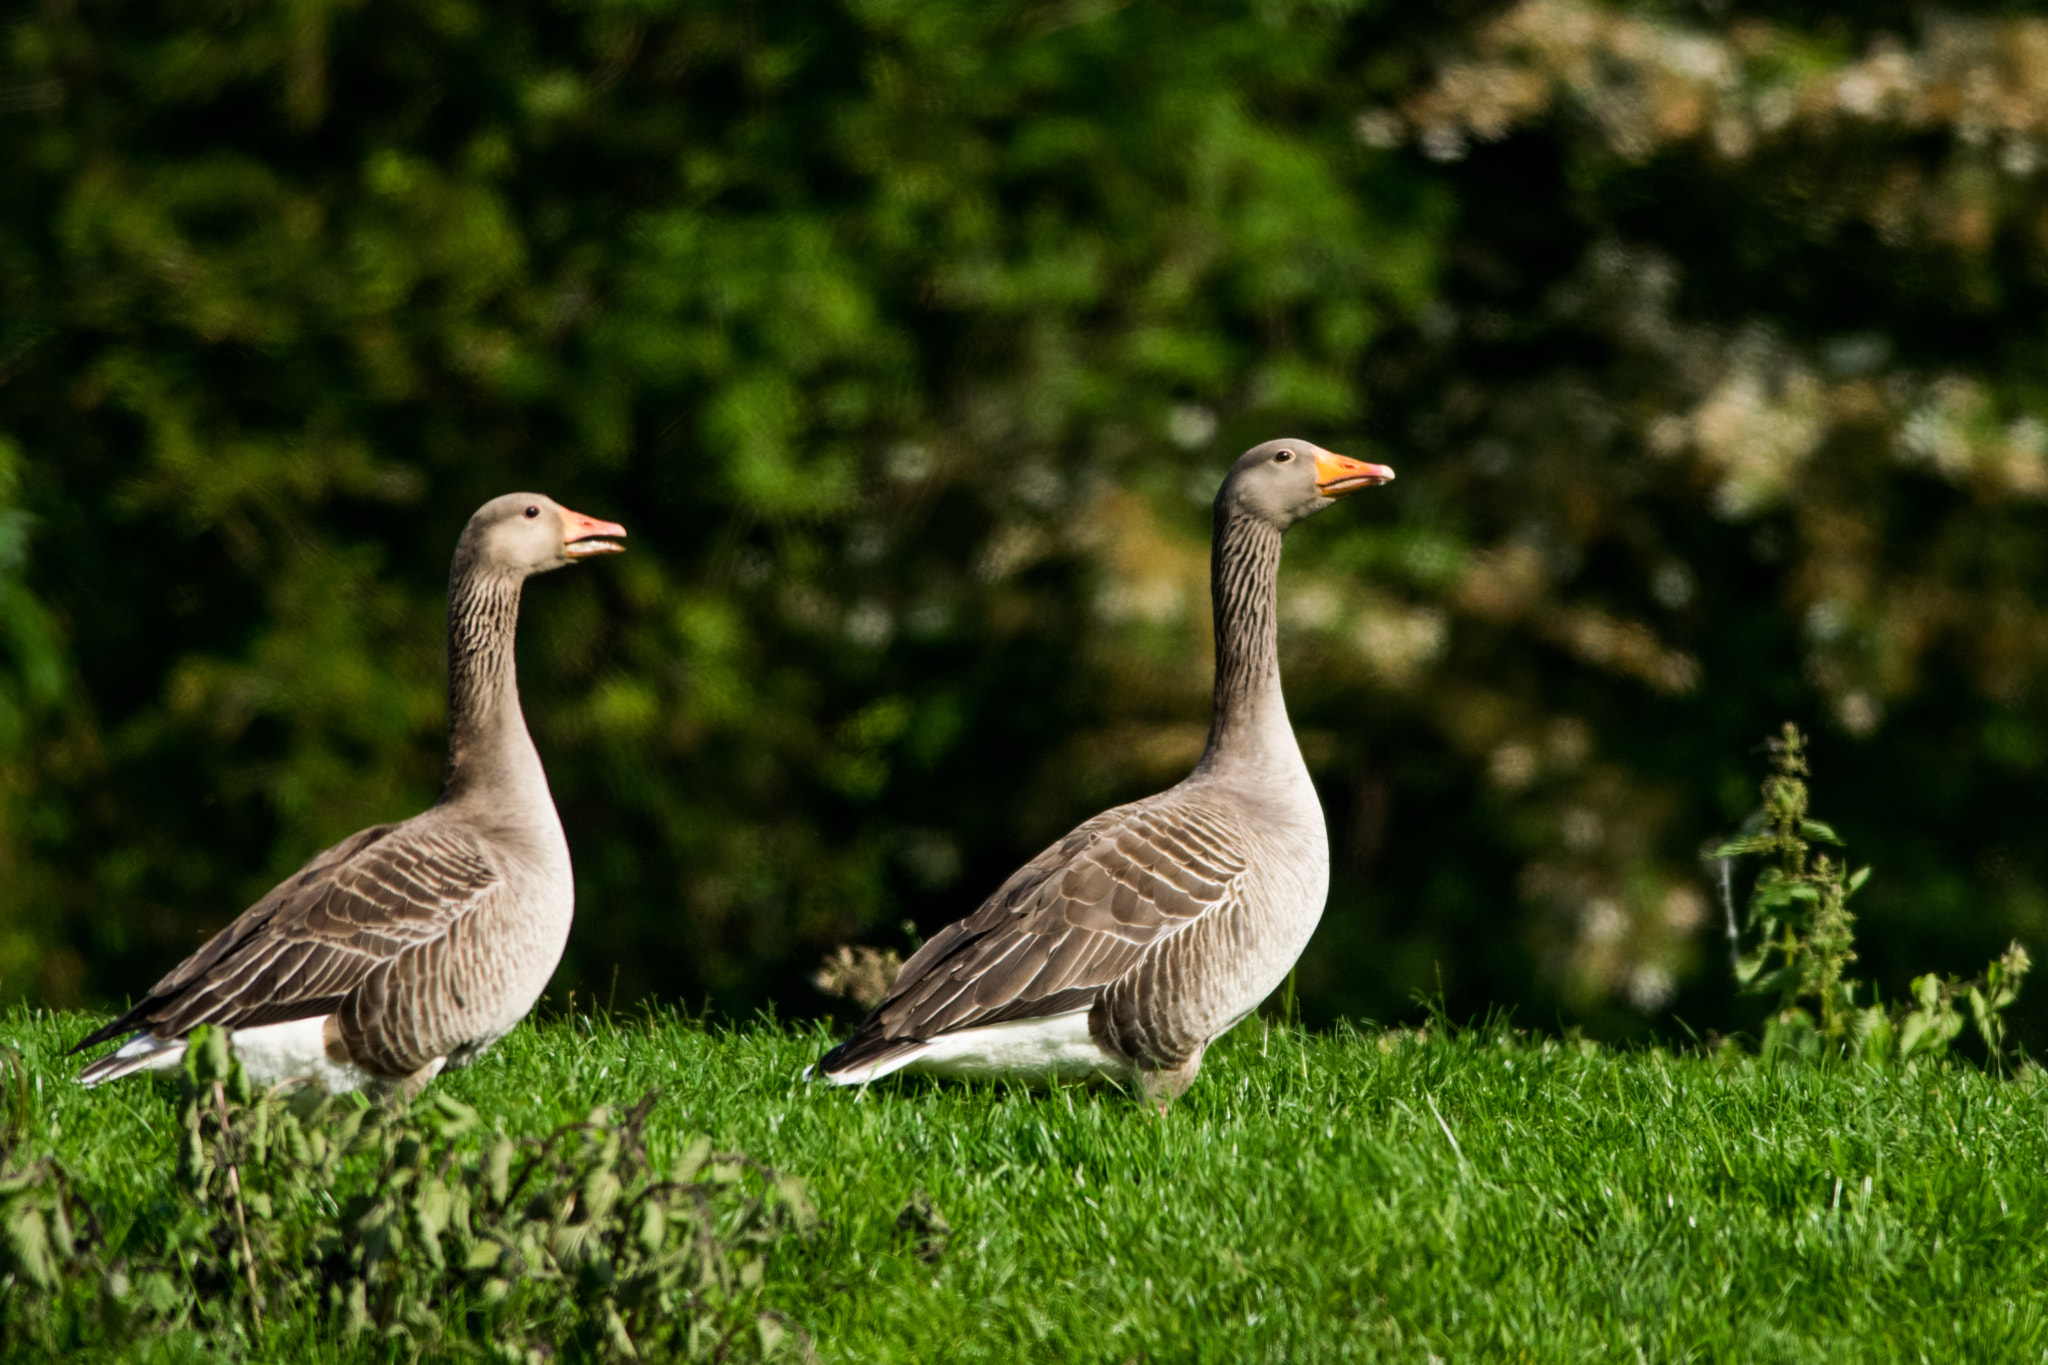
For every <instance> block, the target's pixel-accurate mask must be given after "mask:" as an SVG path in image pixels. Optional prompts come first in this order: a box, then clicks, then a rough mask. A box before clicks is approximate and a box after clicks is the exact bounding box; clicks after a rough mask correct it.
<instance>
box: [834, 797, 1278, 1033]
mask: <svg viewBox="0 0 2048 1365" xmlns="http://www.w3.org/2000/svg"><path fill="white" fill-rule="evenodd" d="M1244 870H1245V863H1244V859H1243V857H1242V855H1241V854H1240V853H1239V852H1238V851H1237V849H1236V840H1235V839H1234V838H1233V837H1232V833H1231V831H1230V830H1229V829H1228V828H1227V827H1225V826H1224V825H1223V824H1222V822H1221V821H1220V820H1218V819H1217V818H1216V817H1215V816H1213V815H1211V814H1210V813H1208V812H1205V811H1202V810H1200V809H1198V808H1195V807H1193V806H1191V805H1189V804H1187V803H1185V802H1171V801H1168V800H1166V799H1162V798H1159V797H1155V798H1152V799H1151V800H1148V801H1140V802H1136V803H1133V804H1132V805H1128V806H1119V807H1117V808H1116V809H1114V810H1110V811H1105V812H1104V813H1103V814H1101V815H1098V816H1096V817H1095V818H1094V819H1093V820H1090V821H1088V822H1087V823H1086V824H1084V825H1081V826H1080V827H1079V828H1077V829H1075V830H1074V832H1073V833H1071V834H1069V835H1068V836H1067V837H1066V838H1064V839H1062V840H1060V842H1059V843H1057V844H1055V845H1053V846H1052V847H1051V848H1049V849H1047V850H1046V851H1045V852H1043V853H1041V854H1039V855H1038V856H1037V857H1036V858H1033V859H1032V860H1031V861H1030V862H1028V863H1026V864H1025V865H1024V866H1023V867H1021V868H1019V869H1017V871H1016V872H1015V873H1014V874H1012V875H1011V877H1010V879H1009V880H1008V881H1006V882H1004V883H1003V885H1002V886H1001V887H1000V888H999V889H998V890H997V891H996V893H995V894H994V895H993V896H990V897H989V898H988V899H987V900H986V901H984V902H983V903H982V905H981V907H980V908H979V909H977V910H976V911H975V912H974V913H973V914H971V915H969V916H968V917H967V918H966V919H963V920H960V921H957V922H956V923H953V924H949V925H947V926H946V927H945V928H944V929H941V930H940V931H939V932H938V933H937V934H935V935H933V936H932V938H931V940H930V941H929V942H927V943H926V944H925V945H924V947H923V948H921V949H919V950H918V951H917V953H916V954H915V955H914V956H913V957H912V958H911V959H910V961H908V962H906V963H904V964H903V970H902V971H901V972H899V973H898V974H897V977H896V982H895V984H894V985H893V986H892V987H891V988H890V992H889V995H888V997H887V998H886V999H884V1000H883V1001H882V1003H881V1004H880V1005H879V1006H877V1007H876V1009H875V1011H874V1012H873V1013H872V1014H870V1015H869V1016H868V1018H867V1019H866V1021H864V1022H863V1023H862V1024H861V1026H860V1027H859V1028H858V1029H856V1030H855V1031H854V1034H853V1036H852V1037H851V1038H848V1039H847V1040H846V1041H845V1042H844V1043H842V1044H840V1045H839V1046H838V1047H837V1048H834V1049H833V1050H832V1051H831V1052H830V1053H828V1054H827V1055H826V1056H825V1058H824V1061H823V1063H822V1065H823V1067H824V1069H825V1070H826V1071H828V1072H833V1071H841V1070H845V1069H848V1068H850V1067H853V1066H857V1065H860V1064H861V1063H863V1062H867V1061H874V1060H879V1059H881V1058H883V1057H885V1056H887V1055H889V1054H892V1053H896V1052H900V1051H901V1050H902V1049H903V1048H904V1047H906V1046H911V1045H914V1044H916V1043H919V1042H922V1041H924V1040H926V1039H929V1038H934V1037H937V1036H938V1035H940V1034H942V1033H950V1032H953V1031H955V1030H957V1029H964V1028H977V1027H981V1026H984V1025H987V1024H995V1023H1001V1022H1004V1021H1005V1020H1010V1019H1029V1018H1042V1017H1045V1016H1048V1015H1052V1014H1064V1013H1066V1012H1068V1011H1070V1010H1076V1009H1086V1008H1089V1007H1090V1006H1091V1005H1093V1004H1094V1003H1095V1001H1096V1000H1097V998H1098V997H1099V996H1101V995H1102V993H1103V992H1104V991H1105V990H1107V989H1108V988H1110V987H1111V986H1113V985H1115V984H1116V983H1117V982H1119V981H1121V980H1123V979H1124V978H1125V977H1127V976H1129V975H1130V974H1131V973H1132V972H1133V971H1134V970H1136V969H1139V968H1141V967H1142V966H1143V965H1144V964H1145V963H1146V962H1147V960H1148V959H1150V958H1153V957H1156V956H1158V955H1159V954H1160V953H1161V952H1162V951H1163V950H1164V949H1165V947H1166V945H1168V944H1169V943H1171V942H1172V941H1173V940H1174V939H1175V938H1177V937H1179V936H1181V935H1183V934H1185V933H1186V932H1188V931H1189V930H1190V929H1191V928H1192V927H1193V926H1196V925H1198V924H1201V923H1202V922H1204V921H1205V920H1208V919H1211V918H1213V917H1215V916H1216V915H1217V914H1218V912H1220V911H1223V910H1225V909H1227V907H1228V906H1229V905H1230V904H1232V903H1233V902H1234V901H1235V899H1236V896H1237V893H1238V890H1239V883H1240V880H1241V878H1242V875H1243V873H1244ZM1158 1032H1159V1031H1158V1030H1151V1031H1149V1033H1150V1034H1158ZM1162 1041H1163V1038H1162ZM1162 1060H1171V1059H1162Z"/></svg>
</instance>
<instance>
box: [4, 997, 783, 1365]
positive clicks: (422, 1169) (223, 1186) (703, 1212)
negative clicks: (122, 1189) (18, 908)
mask: <svg viewBox="0 0 2048 1365" xmlns="http://www.w3.org/2000/svg"><path fill="white" fill-rule="evenodd" d="M16 1065H17V1073H18V1074H19V1075H20V1076H21V1077H22V1078H23V1080H24V1082H25V1079H26V1072H25V1071H21V1070H20V1066H19V1063H18V1062H17V1064H16ZM182 1080H183V1083H182V1087H181V1099H180V1102H179V1105H178V1122H177V1125H176V1128H175V1143H176V1157H175V1163H174V1164H172V1163H166V1162H163V1161H162V1160H161V1157H162V1154H161V1153H151V1156H152V1157H153V1158H155V1159H156V1161H157V1169H159V1170H161V1171H164V1172H165V1173H166V1174H169V1173H170V1172H171V1171H173V1170H174V1171H175V1178H174V1179H172V1180H168V1181H165V1182H164V1186H165V1188H163V1189H161V1190H160V1191H159V1193H158V1195H157V1197H155V1198H153V1199H151V1200H150V1201H148V1203H147V1204H145V1205H144V1206H143V1207H141V1208H139V1209H135V1210H132V1211H131V1212H132V1214H133V1215H134V1216H133V1217H132V1220H131V1221H129V1222H128V1226H127V1228H126V1231H125V1232H124V1234H123V1235H121V1236H120V1237H118V1238H109V1237H107V1236H106V1235H105V1233H104V1231H103V1227H104V1225H103V1223H102V1221H101V1219H100V1218H99V1216H98V1215H97V1213H96V1212H95V1211H94V1209H93V1207H92V1204H91V1203H90V1201H88V1200H87V1199H84V1198H82V1197H81V1196H80V1195H79V1194H78V1193H77V1192H76V1191H75V1189H74V1187H73V1185H72V1183H71V1181H70V1179H69V1177H68V1175H67V1173H66V1171H65V1168H64V1166H63V1165H62V1164H61V1163H60V1162H59V1161H57V1160H55V1159H53V1158H50V1157H42V1158H38V1159H34V1160H28V1161H23V1162H17V1161H15V1160H14V1158H13V1152H14V1150H15V1149H16V1148H17V1147H18V1146H19V1145H20V1141H19V1140H20V1137H21V1135H22V1131H23V1129H24V1128H25V1127H26V1125H25V1124H24V1123H23V1122H22V1116H23V1115H25V1114H26V1112H27V1107H28V1102H27V1092H26V1087H25V1084H24V1085H19V1086H17V1088H16V1098H17V1106H16V1118H15V1121H14V1123H13V1124H12V1125H11V1127H10V1140H9V1144H8V1145H9V1158H8V1160H7V1162H6V1164H5V1166H4V1168H0V1271H4V1273H5V1275H6V1288H5V1298H4V1300H0V1333H4V1337H0V1340H4V1343H5V1345H6V1346H7V1347H8V1348H9V1350H10V1351H12V1352H19V1351H23V1350H29V1349H40V1350H42V1351H46V1352H49V1351H55V1350H57V1349H58V1348H59V1347H64V1348H67V1349H76V1348H78V1347H81V1346H91V1345H95V1344H101V1345H115V1344H118V1345H119V1347H120V1349H122V1350H138V1349H141V1347H142V1345H143V1344H144V1343H147V1342H150V1341H157V1342H161V1343H163V1344H165V1345H166V1346H168V1345H169V1344H171V1343H175V1342H185V1343H187V1344H190V1343H192V1342H205V1343H208V1344H210V1345H214V1346H228V1347H230V1348H241V1349H246V1350H249V1351H250V1352H251V1353H252V1354H257V1355H262V1354H265V1353H267V1352H268V1351H270V1350H274V1349H277V1348H279V1347H281V1346H283V1345H285V1344H286V1343H291V1342H299V1343H301V1344H304V1343H305V1342H306V1341H307V1340H309V1339H310V1340H319V1341H327V1342H333V1343H339V1344H340V1345H342V1346H344V1347H350V1346H353V1347H356V1348H359V1351H360V1353H362V1354H364V1355H366V1356H369V1357H371V1358H378V1357H396V1358H408V1357H410V1358H418V1357H419V1356H420V1355H421V1354H423V1353H433V1354H436V1355H445V1354H455V1355H465V1354H468V1355H482V1356H484V1357H487V1358H490V1359H494V1360H502V1361H521V1362H524V1361H540V1360H546V1359H557V1358H559V1359H564V1360H571V1361H576V1360H588V1361H619V1360H633V1359H639V1358H641V1357H643V1356H645V1355H648V1354H653V1355H655V1356H657V1357H659V1358H661V1359H672V1360H720V1361H725V1360H746V1359H766V1358H777V1357H792V1358H800V1357H803V1356H807V1355H808V1343H807V1342H806V1341H805V1340H804V1338H803V1336H802V1334H801V1333H800V1332H797V1333H792V1332H791V1331H790V1330H789V1325H788V1323H787V1320H786V1319H785V1318H783V1317H782V1316H781V1315H780V1314H779V1313H776V1312H773V1311H769V1310H766V1309H764V1308H763V1307H762V1305H761V1304H760V1302H759V1299H760V1294H761V1288H762V1286H763V1284H764V1282H765V1279H766V1267H767V1260H768V1257H769V1254H770V1252H771V1250H772V1249H773V1248H775V1247H776V1245H777V1244H778V1243H780V1242H782V1241H783V1240H784V1239H786V1238H790V1237H800V1236H801V1235H802V1234H803V1233H804V1232H805V1231H806V1230H807V1229H808V1228H809V1226H810V1225H811V1223H812V1222H813V1221H814V1219H813V1215H812V1212H811V1209H810V1205H809V1203H808V1201H807V1199H806V1197H805V1194H804V1191H803V1186H802V1183H801V1182H800V1181H798V1180H796V1179H795V1178H794V1177H791V1176H787V1175H783V1174H781V1173H779V1172H777V1171H774V1170H772V1169H770V1168H769V1167H767V1166H764V1165H762V1164H761V1163H759V1162H756V1161H754V1160H752V1159H750V1158H748V1157H746V1156H743V1155H740V1154H737V1153H731V1152H714V1151H713V1149H712V1143H711V1141H710V1139H709V1138H708V1137H703V1136H697V1137H694V1138H692V1139H690V1140H689V1141H687V1142H686V1143H685V1144H684V1145H683V1147H682V1149H681V1151H680V1152H679V1153H678V1155H676V1157H675V1158H674V1160H673V1161H672V1162H670V1163H669V1164H668V1165H667V1167H666V1169H663V1170H659V1171H657V1170H656V1169H655V1167H654V1166H653V1164H652V1163H651V1161H650V1159H649V1156H648V1151H647V1144H646V1127H647V1122H648V1119H649V1116H650V1115H651V1113H652V1112H653V1110H654V1107H655V1103H656V1096H655V1093H653V1092H649V1093H648V1094H647V1095H646V1096H645V1097H644V1098H643V1099H642V1100H641V1101H640V1102H639V1103H638V1104H635V1105H634V1106H632V1107H631V1108H630V1109H628V1110H626V1111H625V1112H624V1113H623V1114H621V1115H619V1116H617V1117H614V1116H613V1113H612V1111H611V1109H610V1108H609V1107H608V1106H605V1105H598V1106H596V1107H594V1108H592V1109H591V1110H590V1111H589V1112H588V1113H587V1114H586V1115H585V1116H584V1117H583V1118H582V1119H581V1120H580V1121H574V1122H568V1123H564V1124H560V1125H558V1126H556V1127H555V1128H554V1129H553V1130H552V1131H551V1132H549V1133H547V1134H546V1135H545V1136H542V1137H528V1138H523V1139H515V1138H513V1137H512V1136H510V1135H508V1134H507V1133H506V1132H505V1131H503V1129H502V1126H500V1127H497V1128H493V1129H490V1130H486V1129H485V1128H484V1125H482V1123H481V1122H480V1120H479V1118H478V1115H477V1111H476V1110H475V1108H474V1107H472V1106H470V1105H468V1104H465V1103H463V1102H462V1101H461V1100H460V1099H458V1098H456V1097H455V1096H454V1095H453V1094H451V1093H449V1092H448V1091H446V1090H441V1091H436V1092H433V1093H431V1094H430V1095H429V1096H427V1097H426V1098H425V1099H423V1100H422V1101H420V1102H418V1103H415V1104H412V1105H409V1106H401V1107H397V1108H383V1107H378V1106H374V1105H371V1104H368V1103H365V1102H364V1101H363V1100H362V1099H361V1098H360V1097H356V1096H343V1097H332V1098H330V1097H327V1096H323V1095H320V1094H318V1093H313V1092H308V1091H306V1090H304V1089H303V1088H301V1087H294V1086H290V1085H286V1086H281V1087H278V1088H277V1089H275V1090H272V1091H270V1092H268V1093H262V1094H258V1093H254V1092H252V1091H251V1089H250V1086H249V1083H248V1080H247V1077H246V1076H245V1074H244V1073H243V1071H242V1069H241V1066H240V1064H239V1063H237V1062H236V1061H235V1060H234V1059H233V1057H232V1054H231V1052H230V1048H229V1045H228V1036H227V1035H226V1034H225V1033H223V1032H220V1031H215V1030H202V1031H201V1032H199V1033H198V1034H196V1035H195V1036H194V1040H193V1043H192V1045H191V1047H190V1048H188V1049H187V1052H186V1055H185V1064H184V1071H183V1078H182Z"/></svg>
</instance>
